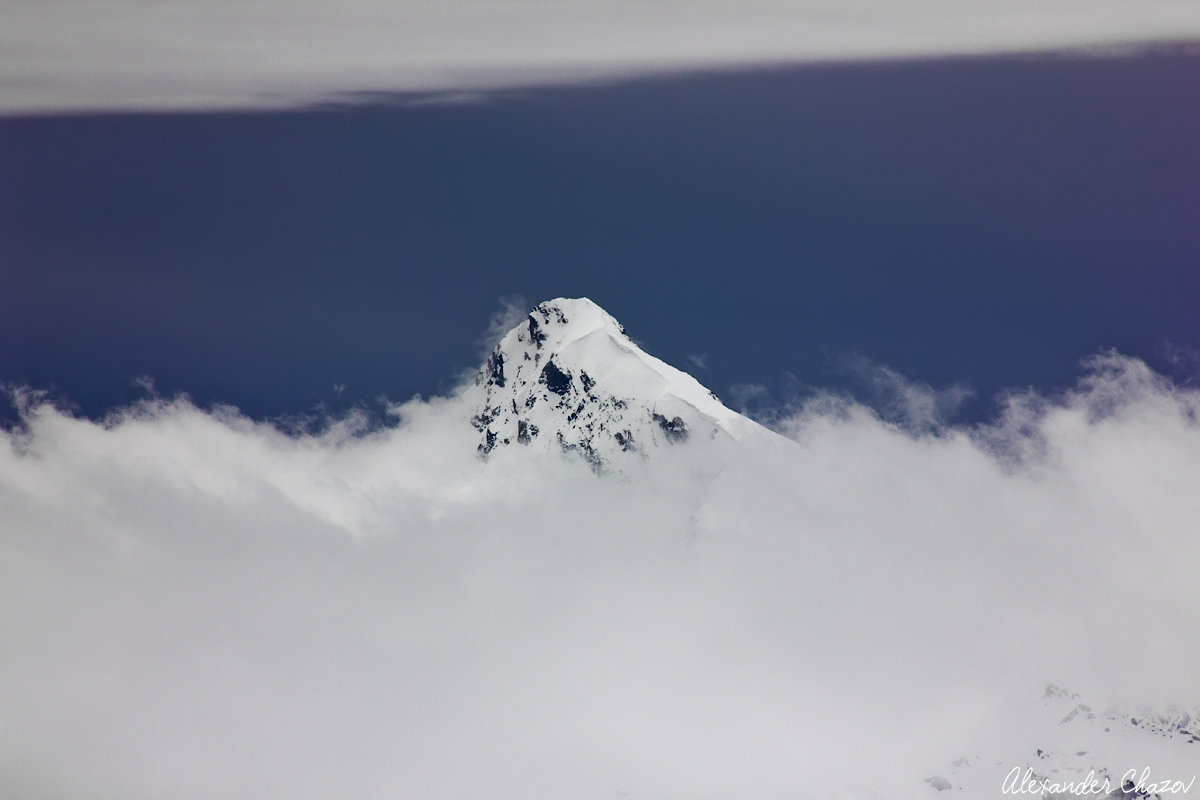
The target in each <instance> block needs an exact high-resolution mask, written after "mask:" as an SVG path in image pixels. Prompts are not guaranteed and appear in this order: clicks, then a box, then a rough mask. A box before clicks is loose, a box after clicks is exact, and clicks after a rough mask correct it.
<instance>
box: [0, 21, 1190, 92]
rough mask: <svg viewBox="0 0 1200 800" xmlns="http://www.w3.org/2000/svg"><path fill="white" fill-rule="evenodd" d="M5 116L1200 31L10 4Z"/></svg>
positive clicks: (1163, 24)
mask: <svg viewBox="0 0 1200 800" xmlns="http://www.w3.org/2000/svg"><path fill="white" fill-rule="evenodd" d="M2 9H3V19H4V24H3V25H2V26H0V76H2V79H0V113H4V114H28V113H53V112H64V111H100V110H110V111H111V110H184V109H190V110H211V109H236V108H278V107H291V106H296V105H302V104H307V103H314V102H322V101H328V100H331V99H337V98H338V97H339V96H350V95H352V94H353V93H363V92H365V93H370V92H423V93H439V94H447V95H449V96H454V95H455V94H457V93H461V92H468V93H469V92H471V91H473V90H487V89H495V88H504V87H513V86H521V85H536V84H542V83H562V82H576V81H589V80H596V79H612V78H623V77H630V76H636V75H646V74H653V73H660V72H667V71H675V70H691V69H709V68H720V67H734V66H754V65H771V64H780V63H794V62H816V61H829V60H850V59H876V58H895V57H925V56H938V55H952V54H986V53H997V52H1003V51H1039V50H1055V49H1063V48H1085V49H1086V48H1097V47H1100V48H1104V47H1110V46H1114V45H1130V44H1139V43H1156V42H1195V41H1197V40H1200V8H1198V7H1197V6H1196V4H1195V3H1192V2H1190V0H1151V2H1137V1H1135V0H1099V1H1098V2H1080V1H1079V0H1040V1H1039V2H1034V0H1011V2H1006V3H993V2H986V1H985V0H972V1H971V2H963V1H962V0H960V1H959V2H951V1H949V0H925V2H919V3H905V4H897V3H884V2H875V1H874V0H859V2H837V3H834V2H825V1H824V0H803V1H801V2H782V0H754V1H753V2H748V3H720V2H707V3H693V2H660V3H634V2H628V1H627V0H625V1H623V0H603V1H602V2H596V1H595V0H554V2H543V3H529V2H501V3H497V2H487V1H486V0H437V1H436V2H432V1H430V0H424V1H414V0H409V2H401V3H395V2H383V1H382V0H352V1H351V2H348V3H340V4H337V5H330V4H328V3H317V2H285V1H284V0H256V1H255V2H246V3H230V2H222V0H190V1H189V2H182V1H181V0H168V1H167V2H155V3H145V2H137V1H136V0H97V1H96V2H88V3H79V2H73V1H72V0H8V1H7V2H5V3H4V4H3V6H2Z"/></svg>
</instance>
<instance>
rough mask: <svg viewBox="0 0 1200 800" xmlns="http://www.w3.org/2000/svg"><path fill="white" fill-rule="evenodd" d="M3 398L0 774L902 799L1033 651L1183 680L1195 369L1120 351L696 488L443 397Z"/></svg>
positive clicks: (108, 791) (260, 787) (1041, 659)
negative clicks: (285, 427) (268, 418)
mask: <svg viewBox="0 0 1200 800" xmlns="http://www.w3.org/2000/svg"><path fill="white" fill-rule="evenodd" d="M20 404H21V405H22V406H23V407H24V408H25V425H24V427H23V428H20V429H18V430H15V431H10V432H7V433H4V434H3V440H4V441H3V442H0V509H3V516H2V524H0V639H2V640H3V641H4V648H3V654H2V655H0V705H2V706H3V707H4V708H5V725H4V726H2V727H0V753H2V754H4V755H3V759H4V769H3V770H0V789H3V793H4V794H6V795H11V796H28V797H41V796H80V795H87V796H89V797H101V798H104V797H113V798H116V797H120V798H151V797H163V796H168V795H169V796H172V797H185V798H186V797H196V798H201V797H211V796H216V795H219V796H226V797H264V796H287V797H326V796H331V795H342V794H346V795H352V796H355V797H362V798H371V797H395V796H397V795H398V794H402V795H410V794H413V793H416V794H421V795H423V796H430V797H463V798H466V797H483V796H497V795H505V796H522V797H546V798H551V797H554V798H558V797H575V798H579V797H583V798H590V797H595V798H611V797H613V796H624V795H622V794H621V793H622V792H624V793H626V794H628V796H629V797H655V798H682V797H689V798H692V797H730V796H735V795H736V796H745V797H772V796H783V795H785V794H788V793H791V794H794V792H795V791H796V790H797V787H808V786H812V785H814V784H820V785H835V784H836V785H839V786H840V785H843V784H844V783H845V782H847V781H852V782H857V783H862V784H867V785H871V786H875V787H878V788H879V789H880V790H881V791H885V792H886V791H888V790H889V787H898V788H897V789H896V790H895V793H894V796H904V795H907V794H911V793H912V787H913V786H922V785H923V783H922V781H923V780H924V778H925V777H927V776H928V775H929V774H931V772H930V771H929V770H932V769H934V768H935V767H939V766H940V765H942V764H943V763H945V759H946V758H947V757H948V754H947V753H946V749H947V747H951V748H954V747H962V745H963V743H964V742H970V741H974V740H973V739H972V738H971V737H973V736H979V735H983V736H987V735H991V734H990V733H988V732H989V731H993V730H1004V729H1006V726H1009V723H1010V722H1011V720H1012V715H1013V708H1014V705H1013V704H1014V698H1018V697H1035V696H1038V695H1039V694H1040V691H1041V688H1042V686H1044V685H1045V684H1046V683H1049V682H1056V683H1060V684H1065V685H1068V686H1070V687H1071V688H1074V689H1076V690H1078V691H1083V692H1087V693H1089V694H1090V696H1093V697H1100V698H1105V697H1133V698H1136V699H1142V698H1146V697H1151V698H1157V697H1167V698H1171V699H1176V700H1180V701H1183V702H1196V701H1200V682H1198V681H1197V679H1196V676H1195V670H1194V665H1195V664H1196V663H1198V662H1200V627H1198V626H1200V594H1198V593H1197V591H1196V581H1195V575H1194V568H1195V565H1196V564H1198V563H1200V539H1197V537H1196V536H1195V520H1196V519H1197V518H1200V496H1198V495H1197V493H1196V492H1195V486H1196V485H1197V483H1198V482H1200V425H1198V423H1197V418H1198V415H1200V394H1198V393H1196V392H1195V391H1192V390H1187V389H1182V388H1180V387H1178V386H1176V385H1174V384H1173V383H1171V382H1170V381H1168V380H1166V379H1165V378H1163V377H1162V376H1159V375H1156V374H1155V373H1153V372H1152V371H1150V370H1149V369H1148V368H1147V367H1146V366H1145V365H1144V364H1142V363H1141V362H1139V361H1135V360H1132V359H1126V358H1122V357H1120V356H1117V355H1106V356H1103V357H1100V358H1098V359H1096V360H1095V361H1093V362H1092V363H1090V364H1089V366H1088V371H1087V373H1086V374H1085V376H1084V378H1083V379H1082V380H1081V381H1080V382H1079V384H1078V385H1077V386H1076V387H1074V388H1073V389H1072V390H1071V391H1069V392H1066V393H1063V394H1062V395H1059V396H1054V397H1041V396H1033V395H1027V396H1021V397H1014V398H1011V399H1010V413H1009V414H1007V415H1006V416H1004V417H1003V418H1002V419H1001V421H1000V422H998V423H995V424H993V425H990V426H986V427H983V428H978V427H961V426H954V425H952V424H948V423H947V424H942V425H940V426H938V428H937V430H933V431H930V430H919V429H913V428H912V427H911V426H905V425H903V424H899V423H897V422H894V421H889V420H887V419H885V418H882V417H881V416H880V414H878V413H876V412H875V411H874V410H872V409H870V408H868V407H865V406H862V405H858V404H855V403H853V402H850V401H848V400H841V401H839V402H838V404H836V406H834V405H828V404H825V405H822V404H820V403H812V404H810V405H809V406H807V407H805V408H803V409H802V410H800V411H799V412H797V413H796V414H794V415H792V416H790V417H788V418H787V419H785V420H783V421H782V422H781V423H780V429H781V430H782V431H784V432H785V433H787V434H788V436H790V437H791V439H792V442H790V443H789V442H786V441H783V440H776V439H768V440H765V441H764V442H763V443H762V444H761V445H754V446H752V447H750V448H749V449H748V450H747V451H745V452H744V453H743V454H742V455H741V456H735V457H733V458H732V459H731V460H729V461H728V462H726V463H725V464H724V465H723V466H724V469H723V471H721V472H720V474H719V477H717V478H715V479H712V477H711V476H712V475H713V474H714V473H713V471H711V470H710V471H707V472H701V473H694V472H688V471H687V470H686V469H684V467H688V466H690V465H689V464H687V463H686V462H679V463H676V462H674V461H671V462H662V461H650V462H647V463H646V464H645V471H644V473H642V474H640V475H639V476H638V479H637V480H616V479H604V478H597V477H596V476H595V475H594V474H592V472H591V471H590V470H589V469H588V468H587V466H586V465H585V464H583V463H575V462H570V461H563V460H560V459H559V458H557V457H550V458H537V457H531V456H532V455H533V454H531V453H530V452H528V451H522V450H518V449H515V448H508V449H506V450H505V451H503V452H498V453H497V454H495V456H494V457H493V458H492V459H491V460H489V461H488V462H486V463H484V462H482V461H480V460H479V459H477V458H476V457H475V456H474V445H475V439H476V435H475V431H474V430H473V429H472V428H471V427H470V425H469V424H467V423H466V421H465V420H466V419H467V417H468V416H469V414H470V410H471V409H470V405H471V400H470V398H469V397H467V396H460V397H452V398H439V399H434V400H429V401H411V402H409V403H406V404H403V405H401V406H399V407H397V408H396V411H397V413H398V415H399V423H398V425H397V427H395V428H393V429H388V430H376V431H374V432H370V433H366V434H363V433H362V432H361V430H360V429H359V428H357V427H356V426H355V425H354V424H353V423H352V422H350V423H347V424H345V425H337V424H334V425H329V426H326V427H325V428H324V429H323V431H322V432H321V433H320V434H319V435H285V434H283V433H281V432H280V431H278V430H277V429H275V428H273V427H271V426H269V425H265V424H262V423H256V422H253V421H250V420H248V419H246V418H244V417H242V416H241V415H239V414H238V413H237V412H236V411H234V410H232V409H221V410H217V411H212V412H206V411H202V410H199V409H197V408H195V407H193V406H191V405H190V404H188V403H187V402H184V401H172V400H169V399H164V398H159V397H151V398H149V399H147V400H146V401H144V402H143V403H141V404H139V405H136V406H133V407H130V408H128V409H125V410H124V411H122V412H120V413H118V414H115V415H114V416H112V417H111V418H110V419H109V420H107V421H106V422H104V423H94V422H90V421H87V420H83V419H78V418H74V417H72V416H70V415H67V414H64V413H61V412H58V411H56V410H55V409H53V408H52V407H49V406H46V405H44V404H39V398H38V397H37V396H35V395H27V396H26V397H25V398H24V399H23V400H21V402H20ZM1030 442H1036V446H1029V443H1030ZM1014 453H1018V454H1020V456H1021V457H1019V458H1017V457H1013V456H1012V454H1014ZM698 474H699V475H703V476H706V477H704V480H703V481H701V482H696V476H697V475H698ZM915 721H919V724H918V723H917V722H915ZM958 754H959V755H961V754H962V753H958ZM950 755H953V754H950ZM852 796H853V795H852Z"/></svg>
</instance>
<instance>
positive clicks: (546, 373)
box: [538, 358, 571, 396]
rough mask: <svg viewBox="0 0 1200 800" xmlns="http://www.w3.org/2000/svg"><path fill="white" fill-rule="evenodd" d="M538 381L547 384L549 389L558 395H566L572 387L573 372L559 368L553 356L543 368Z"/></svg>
mask: <svg viewBox="0 0 1200 800" xmlns="http://www.w3.org/2000/svg"><path fill="white" fill-rule="evenodd" d="M538 383H542V384H545V386H546V388H547V389H549V390H550V391H552V392H554V393H555V394H557V395H560V396H561V395H566V393H567V392H568V391H570V389H571V373H569V372H564V371H563V370H561V369H559V368H558V365H557V364H555V363H554V359H553V358H551V359H550V360H549V361H547V362H546V366H544V367H543V368H542V374H541V376H540V377H538Z"/></svg>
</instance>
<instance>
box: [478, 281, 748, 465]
mask: <svg viewBox="0 0 1200 800" xmlns="http://www.w3.org/2000/svg"><path fill="white" fill-rule="evenodd" d="M476 384H477V385H478V386H479V387H482V389H483V395H484V396H483V398H482V399H481V400H480V402H479V410H478V413H477V414H476V415H475V417H474V418H473V420H472V422H473V424H474V425H475V427H476V429H477V430H478V431H479V433H480V441H479V447H478V449H479V452H480V453H481V454H483V455H484V456H487V455H489V454H490V453H491V452H492V451H493V450H494V449H495V448H497V447H506V446H509V445H526V446H530V445H532V446H536V447H538V448H546V447H549V448H550V449H553V450H561V451H563V452H566V453H576V454H578V455H579V456H581V457H582V458H584V459H585V460H586V461H587V462H588V463H590V464H591V465H592V466H593V467H594V468H595V469H596V470H597V471H598V472H602V471H605V470H607V469H618V470H619V469H620V468H621V466H622V465H628V464H629V463H631V462H634V461H636V460H637V459H639V458H645V457H647V456H648V455H649V454H651V453H652V452H654V451H655V450H658V449H660V448H665V447H686V446H687V445H688V444H689V443H693V442H695V441H697V440H701V441H705V440H707V441H711V440H728V441H738V440H740V439H742V438H744V437H746V436H748V435H753V433H752V432H756V431H757V432H761V433H767V432H766V430H765V429H763V428H762V427H761V426H759V425H757V424H756V423H754V422H752V421H751V420H749V419H747V418H746V417H743V416H742V415H741V414H738V413H737V412H735V411H733V410H731V409H729V408H726V407H725V406H724V405H723V404H722V403H721V401H720V400H718V399H717V396H716V395H715V394H713V393H712V392H711V391H709V390H708V389H706V388H705V387H704V386H702V385H701V384H700V382H699V381H697V380H696V379H695V378H693V377H692V376H691V375H688V374H687V373H686V372H682V371H681V370H678V369H675V368H674V367H672V366H670V365H669V364H666V363H664V362H663V361H660V360H659V359H657V358H655V357H654V356H651V355H649V354H647V353H646V352H644V351H643V350H642V349H641V348H640V347H638V346H637V345H636V344H634V342H633V341H632V340H631V339H630V338H629V337H628V336H627V335H626V334H625V329H624V328H623V327H622V326H621V324H620V323H619V322H617V321H616V320H615V319H613V318H612V317H611V316H610V315H609V314H608V313H607V312H606V311H604V309H602V308H600V306H598V305H596V304H595V303H593V302H592V301H591V300H588V299H587V298H579V299H568V298H561V297H560V298H557V299H555V300H550V301H547V302H544V303H541V304H539V305H538V306H537V307H535V308H534V309H533V310H532V311H531V312H530V313H529V316H528V317H526V318H525V320H524V321H522V322H521V323H520V324H519V325H517V326H516V327H514V328H513V329H512V330H510V331H509V332H508V333H507V334H506V335H505V336H504V338H503V339H502V340H501V341H500V343H499V344H498V345H496V348H495V349H494V350H493V351H492V354H491V356H490V357H489V358H488V360H487V363H486V364H485V365H484V366H483V368H482V369H481V370H480V372H479V377H478V378H477V380H476Z"/></svg>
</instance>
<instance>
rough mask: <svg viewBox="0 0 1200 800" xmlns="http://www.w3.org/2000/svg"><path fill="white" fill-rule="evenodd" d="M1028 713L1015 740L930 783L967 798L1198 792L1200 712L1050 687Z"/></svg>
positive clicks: (988, 748)
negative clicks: (1095, 701) (1091, 699)
mask: <svg viewBox="0 0 1200 800" xmlns="http://www.w3.org/2000/svg"><path fill="white" fill-rule="evenodd" d="M1023 718H1024V719H1025V720H1026V722H1027V724H1026V725H1025V727H1024V729H1023V730H1022V731H1021V732H1020V734H1019V735H1018V738H1017V739H1016V740H1014V741H1003V740H1001V741H993V742H990V743H988V744H987V745H985V746H984V747H983V748H981V750H979V751H977V752H976V753H974V754H972V755H964V756H963V757H961V758H958V759H956V760H955V761H954V762H953V763H952V764H950V765H948V768H947V769H946V770H944V771H943V772H941V773H940V774H937V775H933V776H931V777H929V778H928V779H927V780H926V783H927V784H929V786H930V787H932V789H934V790H937V792H941V791H947V790H957V791H964V792H966V793H969V795H970V796H992V795H994V794H995V793H997V792H998V791H999V792H1002V793H1004V794H1009V795H1013V794H1025V795H1027V796H1033V797H1046V798H1068V797H1103V798H1157V799H1161V798H1165V797H1170V796H1174V795H1183V796H1187V793H1188V791H1189V790H1195V791H1200V780H1198V779H1197V778H1196V774H1197V773H1196V765H1197V764H1200V709H1193V710H1191V711H1190V712H1189V711H1188V710H1186V709H1182V708H1178V707H1175V708H1169V709H1165V710H1163V709H1154V708H1150V707H1137V708H1133V707H1130V706H1128V705H1127V704H1113V705H1110V706H1108V707H1105V708H1099V707H1096V706H1094V705H1092V704H1090V703H1088V702H1085V701H1084V699H1083V698H1081V697H1080V695H1078V694H1076V693H1074V692H1070V691H1068V690H1066V689H1063V688H1061V687H1059V686H1055V685H1053V684H1051V685H1049V686H1047V687H1046V690H1045V692H1044V693H1043V695H1042V698H1041V701H1040V702H1039V703H1037V704H1031V705H1030V706H1029V707H1028V708H1026V709H1024V711H1023ZM935 793H936V792H935Z"/></svg>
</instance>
